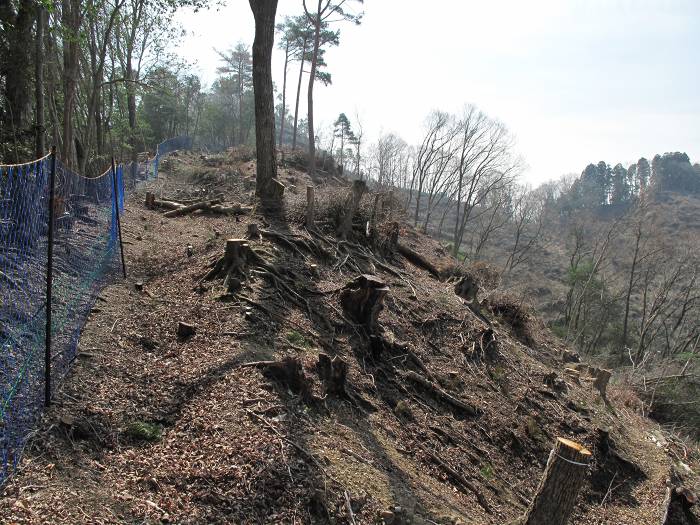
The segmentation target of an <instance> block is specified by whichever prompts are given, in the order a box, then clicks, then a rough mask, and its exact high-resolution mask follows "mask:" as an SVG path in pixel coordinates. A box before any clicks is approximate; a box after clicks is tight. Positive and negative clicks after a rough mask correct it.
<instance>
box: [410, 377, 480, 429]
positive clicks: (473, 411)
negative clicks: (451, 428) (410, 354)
mask: <svg viewBox="0 0 700 525" xmlns="http://www.w3.org/2000/svg"><path fill="white" fill-rule="evenodd" d="M401 375H402V376H403V377H404V378H405V379H409V380H410V381H412V382H414V383H416V384H417V385H419V386H421V387H423V388H424V389H425V390H427V391H428V392H430V393H431V394H432V395H433V396H434V397H435V398H437V399H439V400H441V401H443V402H445V403H447V404H448V405H450V406H451V407H452V408H455V409H457V410H458V411H459V412H461V413H462V414H466V415H468V416H471V417H476V416H478V415H480V414H481V410H480V409H478V408H477V407H474V406H472V405H470V404H468V403H465V402H464V401H462V400H461V399H457V398H456V397H454V396H452V395H450V394H448V393H447V392H445V391H444V390H443V389H442V388H440V387H439V386H438V385H436V384H435V383H433V382H432V381H429V380H427V379H426V378H424V377H423V376H422V375H420V374H417V373H416V372H413V371H411V370H409V371H408V372H403V373H401Z"/></svg>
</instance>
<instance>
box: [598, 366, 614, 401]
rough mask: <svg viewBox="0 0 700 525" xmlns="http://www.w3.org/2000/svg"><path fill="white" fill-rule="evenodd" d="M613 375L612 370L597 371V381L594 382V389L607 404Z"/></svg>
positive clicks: (601, 369) (602, 369)
mask: <svg viewBox="0 0 700 525" xmlns="http://www.w3.org/2000/svg"><path fill="white" fill-rule="evenodd" d="M611 375H612V371H611V370H606V369H604V368H600V369H598V370H597V371H596V375H595V380H594V381H593V388H595V389H596V390H597V391H598V392H599V393H600V397H602V398H603V401H605V402H606V403H607V402H608V396H607V389H608V382H609V381H610V376H611Z"/></svg>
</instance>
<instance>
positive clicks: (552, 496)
mask: <svg viewBox="0 0 700 525" xmlns="http://www.w3.org/2000/svg"><path fill="white" fill-rule="evenodd" d="M590 458H591V453H590V452H589V451H588V450H587V449H586V448H584V447H583V446H581V445H579V444H578V443H575V442H574V441H570V440H568V439H564V438H557V441H556V443H555V445H554V448H553V449H552V452H551V453H550V454H549V460H548V461H547V467H546V468H545V471H544V475H543V476H542V481H540V485H539V487H537V493H536V494H535V497H534V498H533V500H532V503H530V507H529V508H528V510H527V513H526V514H525V517H524V519H523V521H522V523H523V525H553V524H555V523H556V524H557V525H566V523H568V522H569V518H570V517H571V514H572V512H573V510H574V505H575V503H576V497H577V496H578V493H579V490H580V489H581V486H582V485H583V482H584V480H585V477H586V472H587V470H588V462H589V460H590Z"/></svg>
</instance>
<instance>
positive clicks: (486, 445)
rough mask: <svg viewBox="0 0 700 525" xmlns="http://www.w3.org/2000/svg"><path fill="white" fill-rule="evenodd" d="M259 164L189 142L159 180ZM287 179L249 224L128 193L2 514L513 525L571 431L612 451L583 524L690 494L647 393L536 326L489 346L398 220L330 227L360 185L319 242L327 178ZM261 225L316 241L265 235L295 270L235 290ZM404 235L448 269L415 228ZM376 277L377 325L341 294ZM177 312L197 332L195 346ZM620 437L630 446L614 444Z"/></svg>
mask: <svg viewBox="0 0 700 525" xmlns="http://www.w3.org/2000/svg"><path fill="white" fill-rule="evenodd" d="M253 173H254V163H251V162H248V161H246V162H242V161H241V160H240V159H232V158H227V157H223V158H221V159H200V158H199V157H198V156H195V155H179V156H175V157H172V158H171V159H170V161H169V162H168V163H165V166H164V172H163V173H161V179H159V180H158V181H156V182H155V183H152V184H151V189H155V191H156V193H158V194H159V196H163V195H165V196H170V197H173V196H178V197H181V198H185V197H188V196H193V195H213V194H215V193H219V192H223V193H224V197H225V199H226V200H227V201H228V202H240V203H243V204H247V203H249V202H250V201H249V199H250V192H251V191H252V186H251V185H252V183H253V182H252V180H251V177H252V174H253ZM283 179H284V180H285V181H286V183H287V184H288V185H289V186H296V187H298V188H299V191H297V190H296V188H289V191H288V196H289V200H288V203H287V206H286V208H285V210H284V211H283V212H282V213H281V214H270V213H266V214H262V213H261V212H260V210H257V209H254V210H253V211H252V212H250V213H249V214H248V215H245V216H242V217H241V218H240V221H239V220H236V219H234V218H233V217H226V218H224V217H212V216H208V215H190V216H185V217H180V218H175V219H167V218H164V217H163V215H162V212H161V211H157V210H156V211H154V210H148V209H145V208H144V206H142V204H141V203H142V202H143V196H142V194H139V195H136V196H135V197H134V198H132V199H130V201H129V203H128V206H127V210H126V214H125V217H124V222H123V225H124V230H125V240H127V241H128V244H127V245H126V256H127V265H128V268H129V273H130V277H129V280H128V282H117V283H115V284H114V285H113V286H110V287H109V288H108V289H106V290H105V291H104V293H103V295H102V300H100V301H98V302H97V304H96V305H95V309H94V311H93V313H92V315H91V317H90V319H89V321H88V323H87V325H86V327H85V331H84V334H83V337H82V340H81V343H80V356H79V358H78V360H77V362H76V363H75V367H74V369H73V372H72V374H71V376H70V378H69V379H68V380H67V382H66V383H65V385H64V387H63V389H62V393H61V394H60V396H59V399H58V400H57V403H56V404H55V405H54V406H53V407H52V408H51V409H50V410H49V411H48V412H47V414H46V415H45V417H44V419H43V421H42V422H41V425H40V427H39V429H38V431H37V434H36V436H35V437H34V438H33V439H32V441H31V443H30V446H28V448H27V450H26V451H25V455H24V459H23V462H22V466H21V470H20V472H19V473H18V474H17V475H16V476H14V477H13V478H12V479H11V481H10V482H9V483H8V485H7V486H6V487H5V488H4V493H3V497H2V499H1V500H0V515H1V516H2V520H1V521H2V522H3V523H161V522H169V523H351V520H352V519H354V520H355V522H356V523H382V522H383V523H395V524H397V523H415V524H421V523H440V524H443V523H444V524H447V523H464V524H503V523H509V522H512V521H513V520H515V519H516V518H517V517H518V516H520V515H521V514H522V513H523V511H524V509H525V507H526V505H527V502H528V501H529V500H530V499H531V498H532V496H533V494H534V491H535V489H536V486H537V483H538V481H539V478H540V475H541V473H542V471H543V469H544V465H545V464H546V461H547V457H548V454H549V451H550V449H551V446H552V442H553V440H554V439H555V437H557V436H562V437H568V438H570V439H573V440H576V441H579V442H581V443H583V444H585V445H586V446H587V447H589V448H590V449H591V450H592V451H593V452H594V458H595V459H594V462H593V463H592V465H591V467H590V469H589V473H588V475H587V482H586V486H585V488H584V491H583V493H582V494H581V495H580V496H579V498H578V506H577V508H576V513H575V517H574V519H573V520H572V523H575V524H593V523H596V524H601V523H609V524H642V523H644V524H646V523H650V524H651V523H659V522H660V520H661V515H662V512H663V510H662V500H663V498H664V495H665V491H666V487H665V480H666V479H667V477H668V476H669V472H670V469H671V468H672V467H673V468H675V469H676V470H678V471H679V472H680V473H682V474H683V475H684V478H685V479H684V482H685V484H686V486H689V487H692V486H693V482H694V480H695V477H694V475H693V474H690V473H689V471H688V470H687V469H691V470H692V469H695V466H694V463H693V462H694V458H693V457H692V452H691V451H689V450H688V449H684V448H683V447H682V446H681V444H679V443H676V442H675V441H669V437H668V436H665V437H664V436H663V435H662V433H661V432H660V431H659V429H658V427H656V426H654V425H653V424H652V423H651V422H649V421H648V420H645V419H643V418H641V417H640V416H638V415H637V414H636V412H635V400H634V398H633V397H631V396H630V395H629V394H627V393H626V392H625V391H623V390H620V389H616V388H615V387H614V386H613V387H611V388H610V394H609V397H610V402H611V404H610V406H606V405H605V404H604V403H603V401H602V400H601V399H600V396H599V395H598V394H597V393H596V392H595V391H594V390H592V389H591V388H590V386H589V385H588V383H586V382H584V383H583V384H582V385H576V384H573V383H572V382H570V381H568V384H564V383H566V381H565V378H564V376H563V374H562V370H563V368H564V366H565V365H563V364H562V362H561V355H562V352H563V350H564V349H563V348H560V347H559V344H558V343H557V342H556V340H555V339H554V338H551V337H550V336H549V335H548V333H547V332H546V331H545V330H544V329H543V328H542V326H541V325H540V323H538V322H537V320H536V319H534V318H528V319H527V322H526V326H517V327H515V328H514V327H512V326H511V325H510V324H509V323H508V322H506V321H505V320H503V319H501V318H499V317H498V316H497V315H494V314H493V313H492V312H486V313H485V314H484V315H485V316H486V318H487V319H488V320H489V321H490V322H492V323H493V334H494V336H495V343H493V344H492V345H488V344H487V345H486V348H485V345H484V337H485V334H486V333H487V331H488V329H489V326H488V325H487V324H486V323H485V322H484V321H483V320H482V319H480V318H479V317H477V316H476V315H475V314H474V313H473V312H472V311H471V310H470V309H468V308H467V307H466V306H465V305H464V304H463V303H462V301H461V300H460V299H459V298H458V297H457V296H456V295H455V293H454V283H450V282H442V281H440V280H437V279H435V278H434V277H433V276H432V275H431V274H430V273H428V272H426V271H425V270H423V269H420V268H417V267H416V266H414V265H412V264H411V263H409V262H408V261H407V260H406V259H405V258H404V257H402V256H400V255H395V256H393V257H389V256H384V255H381V251H382V250H380V249H379V248H378V246H381V239H383V237H382V235H383V233H380V235H379V239H380V241H378V242H377V243H375V244H374V245H372V246H370V245H369V244H368V243H367V241H366V239H365V238H363V236H362V235H361V234H359V233H358V234H356V236H355V237H354V238H352V239H350V240H351V241H352V242H349V243H347V242H346V243H342V242H338V240H337V239H335V237H334V228H333V226H332V224H331V223H332V220H331V221H330V222H327V223H326V222H324V221H326V219H329V217H330V219H332V216H333V211H332V210H333V203H332V202H331V201H332V200H333V199H334V198H337V195H338V192H341V194H344V192H346V191H347V190H346V189H345V188H341V189H335V190H329V191H328V192H327V193H323V192H320V193H319V204H320V208H321V209H322V210H326V211H328V210H330V211H328V216H325V217H324V216H323V214H321V217H319V223H320V224H321V231H322V233H321V234H320V235H319V236H315V235H311V234H309V233H308V232H306V231H305V229H304V228H303V227H302V226H301V225H300V221H299V220H298V219H299V217H302V216H303V213H301V212H299V210H300V205H299V199H300V198H301V195H297V193H299V194H301V193H302V192H301V189H303V188H304V186H305V184H306V181H308V177H307V176H306V175H305V174H304V173H302V172H299V171H297V170H296V169H294V168H285V169H284V171H283ZM203 189H204V191H202V190H203ZM334 192H335V193H334ZM334 195H335V196H336V197H334ZM364 200H365V202H367V201H371V199H370V198H369V197H365V199H364ZM290 218H292V219H293V220H291V221H290V220H289V219H290ZM395 218H396V215H395V212H394V215H393V216H389V217H385V218H384V223H385V224H389V223H390V222H391V221H392V220H394V219H395ZM253 222H255V223H257V224H259V225H260V227H261V228H263V229H264V230H265V231H272V232H277V233H281V234H284V235H285V236H286V237H285V238H286V239H292V240H293V241H303V242H304V243H306V244H307V246H310V247H311V249H310V250H309V251H308V252H307V251H305V250H304V249H300V248H299V246H300V245H299V244H296V243H294V244H293V245H289V244H285V243H284V242H279V241H277V242H275V241H274V240H272V239H271V238H268V237H266V238H263V239H261V240H251V241H250V244H251V245H252V246H253V247H254V248H255V249H256V250H258V251H259V253H262V254H263V255H264V260H265V262H266V263H267V264H269V265H270V267H271V268H273V269H274V272H275V273H274V275H278V277H276V278H275V277H270V275H269V272H268V273H267V274H266V271H265V270H264V268H263V269H261V267H258V268H257V269H252V270H251V271H249V272H248V273H247V278H246V279H244V280H243V282H242V283H241V288H240V290H238V291H236V293H234V294H233V295H232V296H226V295H225V294H224V292H225V290H224V287H223V283H222V282H221V281H220V280H212V281H205V282H202V281H201V279H202V277H203V275H204V274H206V273H207V270H208V269H209V268H211V266H212V263H213V262H214V261H216V260H217V259H218V258H219V257H220V256H221V255H222V252H223V246H224V241H225V239H227V238H241V237H244V236H245V233H246V229H247V225H248V224H249V223H253ZM380 230H381V227H380ZM401 241H402V242H403V243H404V244H405V245H407V246H409V247H412V248H414V249H416V250H417V251H419V252H420V253H421V254H422V255H423V256H425V257H426V258H430V259H431V260H432V261H434V262H435V264H436V265H438V266H439V267H440V268H443V267H447V266H448V265H449V264H450V261H449V259H448V258H447V256H446V254H445V253H444V252H443V251H442V250H441V249H440V247H439V245H438V244H437V243H434V242H433V241H431V240H429V239H427V238H425V237H423V236H420V235H419V234H416V233H415V232H413V231H411V230H409V229H407V228H403V229H402V230H401ZM188 245H191V253H192V255H191V257H189V256H188V255H187V251H188V250H187V246H188ZM294 247H296V248H294ZM314 247H315V248H314ZM314 264H315V265H316V266H312V265H314ZM358 271H361V272H363V273H372V274H374V275H375V276H376V278H377V279H379V280H381V281H383V282H384V283H385V284H386V285H387V286H388V288H389V289H390V291H389V293H388V295H387V297H386V299H385V303H384V309H383V310H382V311H381V313H380V315H379V325H380V329H379V332H378V333H377V334H375V335H376V337H375V338H372V339H370V338H368V337H367V333H366V332H365V330H364V328H363V327H361V326H358V325H356V324H355V323H353V322H351V321H350V320H349V319H348V317H347V315H346V314H345V313H344V312H343V310H342V307H341V304H340V295H341V292H342V287H343V286H344V285H345V284H346V283H347V282H348V281H349V280H351V279H353V278H354V277H356V276H357V274H358ZM136 281H142V282H143V283H144V285H143V289H142V290H137V289H136V287H135V286H134V283H135V282H136ZM290 283H292V284H293V287H292V291H293V292H294V293H295V294H296V295H294V294H290V292H289V290H288V289H287V287H289V286H290ZM178 321H186V322H188V323H192V324H193V325H195V327H196V334H195V335H194V336H193V337H190V338H187V339H178V337H177V336H176V333H175V331H176V326H177V323H178ZM319 353H325V354H327V355H329V356H331V357H335V356H337V357H338V358H341V359H343V360H344V361H345V362H346V363H347V365H348V376H347V385H348V393H347V395H337V394H334V393H329V392H327V391H326V389H324V384H323V382H322V381H321V380H320V378H319V375H318V373H317V368H318V367H317V361H318V358H319ZM285 356H291V357H293V358H296V359H297V360H298V361H300V362H301V363H302V364H303V377H304V378H305V381H306V383H305V384H304V385H303V387H302V388H301V389H300V388H298V386H299V385H295V384H293V383H290V382H289V381H287V382H285V381H280V379H279V378H275V377H272V376H271V375H270V374H266V373H265V368H264V367H263V366H249V364H250V363H251V362H259V361H270V360H280V359H282V358H283V357H285ZM551 372H554V373H555V375H556V377H557V379H556V380H554V381H553V380H552V377H551V375H550V376H549V380H548V381H546V376H548V375H549V374H551ZM412 374H418V375H419V376H421V377H428V378H430V380H431V381H432V382H433V383H434V384H439V385H440V388H441V390H442V391H444V392H448V393H449V395H450V396H451V397H452V398H453V399H457V400H458V401H459V402H461V405H459V404H457V405H456V404H448V403H445V399H444V398H440V397H439V396H436V395H435V394H434V392H431V391H429V390H426V389H425V388H421V386H420V385H419V384H417V383H416V382H415V381H414V380H412V379H411V377H413V376H412ZM548 384H549V385H550V386H548ZM552 385H556V386H557V388H556V389H554V388H552ZM305 389H306V390H305ZM300 391H301V393H300ZM460 406H471V407H474V408H475V412H474V413H469V411H466V410H464V409H463V408H462V409H460V408H459V407H460ZM603 429H605V430H610V436H611V442H612V446H613V447H614V451H615V454H617V456H610V455H606V454H605V453H604V451H603V450H601V448H600V447H601V443H602V441H601V436H602V435H603V434H604V432H602V430H603ZM659 445H661V446H659ZM611 457H612V459H611ZM615 458H617V459H615ZM620 458H622V459H620ZM681 461H682V462H683V464H685V465H689V466H688V467H683V466H679V463H680V462H681ZM348 505H349V506H350V507H351V508H352V517H351V516H350V512H349V511H348V508H347V507H348ZM689 519H690V518H689Z"/></svg>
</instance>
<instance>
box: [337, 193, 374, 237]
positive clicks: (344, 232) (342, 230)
mask: <svg viewBox="0 0 700 525" xmlns="http://www.w3.org/2000/svg"><path fill="white" fill-rule="evenodd" d="M366 190H367V185H366V184H365V181H363V180H355V181H353V182H352V187H351V188H350V194H349V195H348V197H347V199H346V200H345V206H344V208H343V217H342V218H341V220H340V224H339V225H338V236H339V237H340V238H342V239H346V238H347V236H348V234H349V233H350V232H351V231H352V218H353V217H354V216H355V213H356V212H357V208H358V207H359V206H360V201H361V200H362V196H363V195H364V193H365V191H366Z"/></svg>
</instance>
